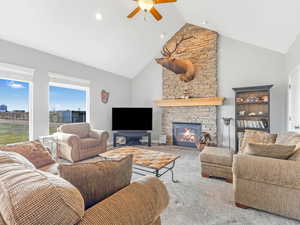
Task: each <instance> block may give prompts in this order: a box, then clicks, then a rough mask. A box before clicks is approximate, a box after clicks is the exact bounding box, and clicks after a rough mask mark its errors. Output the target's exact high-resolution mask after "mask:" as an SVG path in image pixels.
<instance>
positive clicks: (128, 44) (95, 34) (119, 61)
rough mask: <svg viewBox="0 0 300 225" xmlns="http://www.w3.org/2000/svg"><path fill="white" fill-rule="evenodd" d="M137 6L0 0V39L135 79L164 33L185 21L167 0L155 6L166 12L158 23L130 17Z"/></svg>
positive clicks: (111, 1)
mask: <svg viewBox="0 0 300 225" xmlns="http://www.w3.org/2000/svg"><path fill="white" fill-rule="evenodd" d="M135 7H136V3H135V2H134V1H131V0H0V27H1V29H0V38H1V39H5V40H8V41H12V42H15V43H18V44H21V45H25V46H28V47H32V48H35V49H38V50H42V51H45V52H48V53H51V54H54V55H57V56H61V57H64V58H67V59H71V60H74V61H77V62H81V63H84V64H86V65H90V66H94V67H96V68H99V69H103V70H106V71H110V72H113V73H115V74H119V75H123V76H126V77H134V76H135V75H136V74H138V73H139V72H140V71H141V70H142V69H143V68H144V67H145V65H146V64H148V63H149V62H150V60H153V58H154V57H155V56H156V55H157V53H158V52H159V50H160V48H161V45H162V44H163V42H164V40H161V38H160V35H161V33H163V32H165V33H166V34H170V35H171V34H173V33H175V32H176V31H177V30H178V29H179V28H180V27H181V26H182V25H183V24H184V23H185V22H184V20H183V17H182V16H181V15H180V14H179V13H178V11H177V9H176V8H175V6H174V5H169V4H167V5H160V6H158V7H157V9H158V10H159V11H160V12H161V13H162V14H163V15H167V16H166V17H165V18H164V19H163V20H162V21H161V22H159V23H157V22H155V21H154V19H153V18H152V17H147V18H146V19H147V21H145V20H144V13H143V12H142V13H140V14H139V15H138V16H137V17H136V18H135V19H132V20H129V19H127V18H126V17H127V15H128V14H129V13H130V11H132V10H133V9H134V8H135ZM97 12H100V13H101V14H102V15H103V20H102V21H97V20H96V19H95V15H96V13H97ZM0 51H1V50H0Z"/></svg>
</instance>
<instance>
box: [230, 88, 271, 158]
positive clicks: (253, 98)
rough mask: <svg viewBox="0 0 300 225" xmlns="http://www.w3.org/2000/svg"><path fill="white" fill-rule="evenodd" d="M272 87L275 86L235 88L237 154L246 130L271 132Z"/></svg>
mask: <svg viewBox="0 0 300 225" xmlns="http://www.w3.org/2000/svg"><path fill="white" fill-rule="evenodd" d="M272 87H273V85H263V86H254V87H241V88H233V90H234V92H235V149H236V152H238V150H239V144H240V138H241V137H242V136H243V134H244V132H245V130H261V131H266V132H270V125H271V120H270V102H271V98H270V90H271V88H272ZM249 114H251V115H249ZM252 114H254V115H252Z"/></svg>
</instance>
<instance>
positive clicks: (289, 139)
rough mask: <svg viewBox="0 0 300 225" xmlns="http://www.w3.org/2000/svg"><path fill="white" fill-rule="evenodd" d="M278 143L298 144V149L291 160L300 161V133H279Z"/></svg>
mask: <svg viewBox="0 0 300 225" xmlns="http://www.w3.org/2000/svg"><path fill="white" fill-rule="evenodd" d="M276 144H282V145H296V150H295V152H294V154H293V155H292V156H291V157H290V158H289V160H293V161H300V134H297V133H294V132H287V133H281V134H278V137H277V139H276Z"/></svg>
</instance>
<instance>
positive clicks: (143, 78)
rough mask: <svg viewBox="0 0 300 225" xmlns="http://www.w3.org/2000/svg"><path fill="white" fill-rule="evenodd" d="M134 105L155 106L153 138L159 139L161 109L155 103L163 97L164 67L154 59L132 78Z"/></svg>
mask: <svg viewBox="0 0 300 225" xmlns="http://www.w3.org/2000/svg"><path fill="white" fill-rule="evenodd" d="M131 91H132V92H131V96H132V100H131V101H132V105H133V106H134V107H153V131H154V132H153V137H152V138H153V140H154V141H155V140H156V141H157V140H158V137H159V134H160V130H161V118H160V115H161V110H160V108H158V107H155V105H154V104H153V103H154V101H155V100H159V99H161V98H162V67H161V66H160V65H158V64H157V63H156V62H155V61H154V59H153V60H152V61H151V62H150V63H149V64H148V65H147V66H146V67H145V68H144V69H143V71H142V72H141V73H140V74H139V75H138V76H136V77H135V78H133V79H132V90H131Z"/></svg>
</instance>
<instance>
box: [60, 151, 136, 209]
mask: <svg viewBox="0 0 300 225" xmlns="http://www.w3.org/2000/svg"><path fill="white" fill-rule="evenodd" d="M58 170H59V173H60V176H61V177H63V178H64V179H66V180H67V181H69V182H70V183H71V184H73V185H74V186H75V187H77V188H78V189H79V191H80V192H81V194H82V196H83V198H84V200H85V206H86V208H89V207H91V206H93V205H94V204H96V203H98V202H100V201H102V200H104V199H106V198H107V197H109V196H111V195H112V194H113V193H115V192H117V191H119V190H121V189H122V188H124V187H126V186H128V185H129V184H130V180H131V176H132V155H129V156H127V157H125V158H122V159H121V160H102V161H99V162H91V163H76V164H65V165H64V164H61V165H59V167H58Z"/></svg>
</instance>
